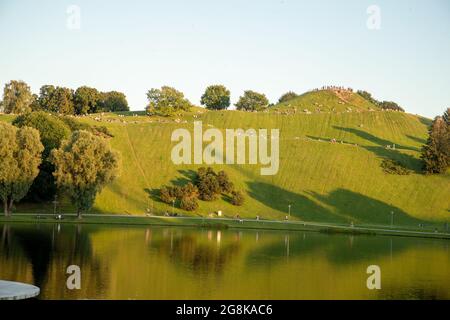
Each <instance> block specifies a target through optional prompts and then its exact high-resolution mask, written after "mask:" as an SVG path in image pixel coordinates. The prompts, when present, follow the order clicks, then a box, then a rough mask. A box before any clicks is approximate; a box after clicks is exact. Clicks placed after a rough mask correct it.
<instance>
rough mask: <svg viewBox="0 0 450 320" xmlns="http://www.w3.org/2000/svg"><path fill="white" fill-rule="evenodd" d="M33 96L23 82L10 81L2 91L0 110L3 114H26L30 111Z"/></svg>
mask: <svg viewBox="0 0 450 320" xmlns="http://www.w3.org/2000/svg"><path fill="white" fill-rule="evenodd" d="M32 102H33V94H32V93H31V90H30V87H29V86H28V85H27V84H26V83H25V82H23V81H16V80H11V81H10V82H9V83H7V84H6V85H5V88H4V89H3V102H2V109H3V112H5V113H15V114H20V113H26V112H30V111H31V104H32Z"/></svg>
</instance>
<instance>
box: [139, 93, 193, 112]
mask: <svg viewBox="0 0 450 320" xmlns="http://www.w3.org/2000/svg"><path fill="white" fill-rule="evenodd" d="M147 99H148V101H149V104H148V106H147V108H146V111H147V113H153V112H154V113H157V114H160V115H164V116H169V115H171V114H173V113H175V112H178V111H189V110H190V108H191V103H190V102H189V100H187V99H186V98H184V94H183V93H182V92H180V91H178V90H176V89H174V88H172V87H167V86H164V87H161V89H150V90H149V91H148V92H147Z"/></svg>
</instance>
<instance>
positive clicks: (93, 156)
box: [51, 130, 120, 218]
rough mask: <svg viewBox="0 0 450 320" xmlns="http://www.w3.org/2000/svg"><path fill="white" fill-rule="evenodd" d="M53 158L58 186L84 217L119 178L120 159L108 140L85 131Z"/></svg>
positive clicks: (75, 136) (65, 145)
mask: <svg viewBox="0 0 450 320" xmlns="http://www.w3.org/2000/svg"><path fill="white" fill-rule="evenodd" d="M51 161H52V163H53V164H54V165H55V172H54V174H53V175H54V176H55V179H56V184H57V186H58V188H59V189H60V190H61V191H63V192H65V193H66V194H67V195H69V197H70V198H71V200H72V202H73V203H74V204H75V205H76V207H77V212H78V217H79V218H81V214H82V212H83V211H86V210H89V209H90V208H91V207H92V206H93V204H94V201H95V197H96V195H97V193H98V192H100V191H101V190H102V189H103V187H104V186H105V185H106V184H108V183H110V182H112V181H113V180H114V179H115V178H116V176H117V175H118V170H119V161H120V160H119V155H118V153H117V152H115V151H113V150H111V148H110V146H109V144H108V143H107V141H106V140H105V139H103V138H100V137H97V136H94V135H93V134H91V133H90V132H87V131H84V130H81V131H76V132H74V133H73V134H72V136H71V137H70V139H69V140H66V141H64V142H63V143H62V145H61V147H60V148H59V149H55V150H53V151H52V154H51Z"/></svg>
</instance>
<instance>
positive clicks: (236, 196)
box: [231, 191, 244, 206]
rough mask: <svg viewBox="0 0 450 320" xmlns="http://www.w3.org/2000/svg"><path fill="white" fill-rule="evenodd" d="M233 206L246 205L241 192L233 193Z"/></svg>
mask: <svg viewBox="0 0 450 320" xmlns="http://www.w3.org/2000/svg"><path fill="white" fill-rule="evenodd" d="M231 204H232V205H235V206H242V205H243V204H244V195H243V194H242V192H240V191H232V192H231Z"/></svg>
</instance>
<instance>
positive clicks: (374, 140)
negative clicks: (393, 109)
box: [333, 126, 420, 151]
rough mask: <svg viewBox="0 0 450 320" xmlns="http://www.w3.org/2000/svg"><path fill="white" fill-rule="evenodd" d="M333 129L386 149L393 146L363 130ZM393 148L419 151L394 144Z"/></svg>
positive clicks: (337, 127)
mask: <svg viewBox="0 0 450 320" xmlns="http://www.w3.org/2000/svg"><path fill="white" fill-rule="evenodd" d="M333 128H335V129H337V130H341V131H345V132H349V133H352V134H354V135H356V136H358V137H360V138H362V139H364V140H366V141H370V142H372V143H375V144H377V145H379V146H381V147H383V148H384V147H386V146H388V145H391V146H392V145H393V144H394V142H392V141H389V140H385V139H382V138H378V137H377V136H374V135H373V134H370V133H368V132H366V131H363V130H359V129H354V128H345V127H339V126H333ZM395 147H396V149H399V150H411V151H420V150H419V149H418V148H415V147H408V146H403V145H401V144H398V143H395Z"/></svg>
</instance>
